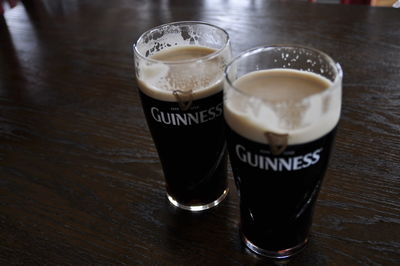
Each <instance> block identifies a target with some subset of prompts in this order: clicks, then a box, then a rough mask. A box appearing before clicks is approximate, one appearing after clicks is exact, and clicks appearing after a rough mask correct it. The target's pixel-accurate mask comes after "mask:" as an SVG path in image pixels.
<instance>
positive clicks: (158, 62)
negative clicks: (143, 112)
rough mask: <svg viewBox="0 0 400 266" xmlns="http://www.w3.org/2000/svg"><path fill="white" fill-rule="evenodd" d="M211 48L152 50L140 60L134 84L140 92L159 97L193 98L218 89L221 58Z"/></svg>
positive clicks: (182, 47)
mask: <svg viewBox="0 0 400 266" xmlns="http://www.w3.org/2000/svg"><path fill="white" fill-rule="evenodd" d="M215 53H217V51H216V50H215V49H212V48H207V47H202V46H175V47H171V48H166V49H164V50H162V51H160V52H158V53H155V54H154V55H153V56H151V57H150V59H152V60H155V61H151V62H150V63H146V64H144V66H143V67H142V69H141V75H140V77H139V78H138V84H139V87H140V89H141V90H142V92H143V93H145V94H147V95H148V96H150V97H152V98H155V99H159V100H162V101H170V102H173V101H179V99H180V98H179V97H182V100H183V101H185V100H186V98H187V99H188V100H189V99H190V100H196V99H200V98H204V97H207V96H209V95H212V94H215V93H216V92H218V91H221V90H222V85H221V84H222V79H223V69H224V65H225V60H224V58H223V57H221V56H214V54H215Z"/></svg>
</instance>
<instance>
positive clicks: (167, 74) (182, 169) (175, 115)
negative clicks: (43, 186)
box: [138, 46, 227, 210]
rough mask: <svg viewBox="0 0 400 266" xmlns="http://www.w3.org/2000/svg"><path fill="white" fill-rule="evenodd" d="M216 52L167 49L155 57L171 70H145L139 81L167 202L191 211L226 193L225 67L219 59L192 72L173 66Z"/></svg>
mask: <svg viewBox="0 0 400 266" xmlns="http://www.w3.org/2000/svg"><path fill="white" fill-rule="evenodd" d="M214 52H215V50H213V49H210V48H205V47H199V46H183V47H180V46H177V47H174V48H168V49H165V50H163V51H161V52H159V53H156V54H154V55H153V56H152V57H151V59H156V60H159V61H161V62H169V63H170V64H167V66H168V69H167V68H166V67H165V66H166V65H162V64H160V65H159V66H157V65H155V66H153V67H151V68H148V69H146V68H145V67H143V68H142V69H141V71H142V75H141V76H142V79H140V80H138V84H139V88H140V98H141V101H142V106H143V110H144V113H145V116H146V120H147V124H148V126H149V129H150V132H151V134H152V137H153V140H154V143H155V146H156V148H157V151H158V154H159V158H160V161H161V164H162V168H163V172H164V176H165V179H166V186H167V193H168V197H169V200H170V201H171V202H172V203H173V204H175V205H177V206H179V207H181V208H182V207H183V208H187V209H190V210H196V209H195V208H196V206H204V205H208V204H212V203H213V202H215V204H217V203H218V202H219V201H220V200H222V199H223V198H224V197H225V195H226V193H227V181H226V172H227V169H226V168H227V149H226V142H225V123H224V118H223V92H222V85H221V79H222V78H223V76H222V72H221V69H223V67H221V66H220V65H219V64H220V60H219V59H218V58H216V59H214V60H208V61H207V62H202V63H201V64H200V65H195V64H194V66H192V68H191V66H188V64H179V63H177V64H174V63H173V62H178V61H182V60H190V59H196V58H199V57H204V56H207V55H209V54H212V53H214ZM146 71H147V72H146ZM162 75H164V76H162ZM199 75H200V78H199ZM199 88H200V89H199ZM177 91H178V95H176V92H177ZM180 97H181V98H180ZM208 207H210V206H208ZM208 207H207V208H208ZM193 208H194V209H193ZM199 210H200V209H199Z"/></svg>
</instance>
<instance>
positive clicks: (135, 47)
mask: <svg viewBox="0 0 400 266" xmlns="http://www.w3.org/2000/svg"><path fill="white" fill-rule="evenodd" d="M178 25H205V26H209V27H212V28H215V29H217V30H219V31H221V32H222V33H223V34H224V35H225V43H224V45H223V46H222V47H221V48H219V49H218V50H216V51H215V52H212V53H210V54H208V55H205V56H201V57H198V58H193V59H184V60H179V61H164V60H157V59H152V58H150V57H147V56H145V55H143V54H142V53H141V52H140V51H139V49H138V44H139V42H140V41H142V40H143V38H144V37H145V36H146V35H148V34H151V33H152V32H154V31H156V30H160V29H162V28H165V27H167V26H178ZM229 43H230V37H229V34H228V32H227V31H226V30H224V29H223V28H221V27H219V26H216V25H214V24H210V23H207V22H204V21H190V20H187V21H186V20H185V21H176V22H170V23H165V24H161V25H158V26H156V27H154V28H151V29H149V30H147V31H145V32H144V33H142V34H141V35H140V37H139V38H138V39H137V41H136V42H135V43H134V44H133V51H134V53H135V54H136V55H137V56H139V57H140V58H141V59H142V60H146V61H149V62H152V63H163V64H167V65H180V64H190V63H201V62H204V61H208V60H211V59H214V58H215V57H218V56H219V55H220V54H221V53H222V51H224V50H225V49H226V48H227V47H228V46H229Z"/></svg>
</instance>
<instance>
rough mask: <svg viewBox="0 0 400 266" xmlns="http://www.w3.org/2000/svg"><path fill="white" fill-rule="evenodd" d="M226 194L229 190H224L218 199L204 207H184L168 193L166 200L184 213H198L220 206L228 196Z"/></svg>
mask: <svg viewBox="0 0 400 266" xmlns="http://www.w3.org/2000/svg"><path fill="white" fill-rule="evenodd" d="M228 192H229V188H226V189H225V190H224V192H223V193H222V195H221V196H219V198H218V199H216V200H214V201H213V202H210V203H207V204H204V205H184V204H181V203H179V202H178V201H176V200H175V199H174V198H173V197H171V196H170V195H169V194H168V193H167V198H168V200H169V202H171V204H172V205H174V206H175V207H178V208H180V209H183V210H186V211H191V212H199V211H204V210H208V209H210V208H212V207H215V206H217V205H218V204H220V203H221V202H222V201H223V200H224V199H225V198H226V195H228Z"/></svg>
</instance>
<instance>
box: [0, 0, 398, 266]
mask: <svg viewBox="0 0 400 266" xmlns="http://www.w3.org/2000/svg"><path fill="white" fill-rule="evenodd" d="M178 20H203V21H207V22H210V23H213V24H216V25H218V26H221V27H223V28H225V29H226V30H227V31H228V32H229V34H230V36H231V40H232V47H233V52H234V53H235V54H237V53H238V52H240V51H242V50H245V49H247V48H250V47H254V46H257V45H263V44H273V43H296V44H302V45H308V46H312V47H315V48H318V49H320V50H323V51H325V52H326V53H328V54H330V55H331V56H332V57H333V58H334V59H336V60H337V61H339V62H340V63H341V65H342V67H343V70H344V95H343V111H342V117H341V121H340V125H339V129H338V134H337V138H336V144H335V151H334V154H333V157H332V160H331V164H330V167H329V170H328V172H327V174H326V179H325V182H324V185H323V188H322V191H321V194H320V197H319V200H318V203H317V207H316V212H315V216H314V225H313V228H312V236H311V241H310V243H309V245H308V247H307V248H306V249H305V250H304V252H303V253H301V254H300V255H299V256H297V257H295V258H293V259H292V260H291V261H289V262H285V263H289V265H399V263H400V178H399V173H400V166H399V165H400V151H399V150H400V140H399V132H400V10H397V9H392V8H376V7H368V6H347V5H325V4H311V3H307V2H300V1H272V0H271V1H233V0H230V1H229V0H226V1H222V0H204V1H200V0H198V1H184V0H181V1H168V0H160V1H155V0H154V1H144V0H142V1H127V0H125V1H124V0H116V1H106V0H103V1H89V0H86V1H83V0H81V1H78V0H76V1H74V0H71V1H58V0H53V1H50V0H49V1H44V0H43V1H40V0H31V1H29V0H26V1H23V2H22V3H21V2H20V3H19V5H18V6H17V7H16V8H14V9H11V10H8V11H7V12H6V13H5V15H4V16H2V17H0V264H1V265H94V264H100V265H110V264H114V265H118V264H122V265H152V264H157V265H263V264H267V265H268V264H273V263H275V262H272V261H269V260H267V259H264V258H261V257H258V256H256V255H253V254H252V253H250V252H248V251H247V250H246V249H245V248H244V247H243V245H242V244H241V242H240V240H239V234H238V220H239V219H238V218H239V209H238V208H239V206H238V198H237V195H236V189H235V187H234V184H233V180H232V175H231V174H230V175H229V178H230V179H229V182H230V189H231V193H230V195H229V196H228V198H227V199H226V200H225V201H224V202H223V203H222V204H221V205H220V206H218V207H217V208H215V209H212V210H210V211H208V212H205V213H200V214H190V213H187V212H184V211H179V210H176V209H174V208H173V207H171V206H170V205H169V203H168V202H167V200H166V198H165V193H164V181H163V176H162V171H161V166H160V163H159V160H158V157H157V153H156V150H155V147H154V145H153V142H152V139H151V137H150V134H149V131H148V129H147V125H146V123H145V120H144V115H143V113H142V110H141V105H140V102H139V98H138V93H137V87H136V84H135V80H134V71H133V53H132V44H133V43H134V41H135V40H136V39H137V38H138V37H139V35H140V34H141V33H142V32H144V31H145V30H147V29H149V28H151V27H153V26H156V25H159V24H162V23H167V22H171V21H178Z"/></svg>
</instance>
